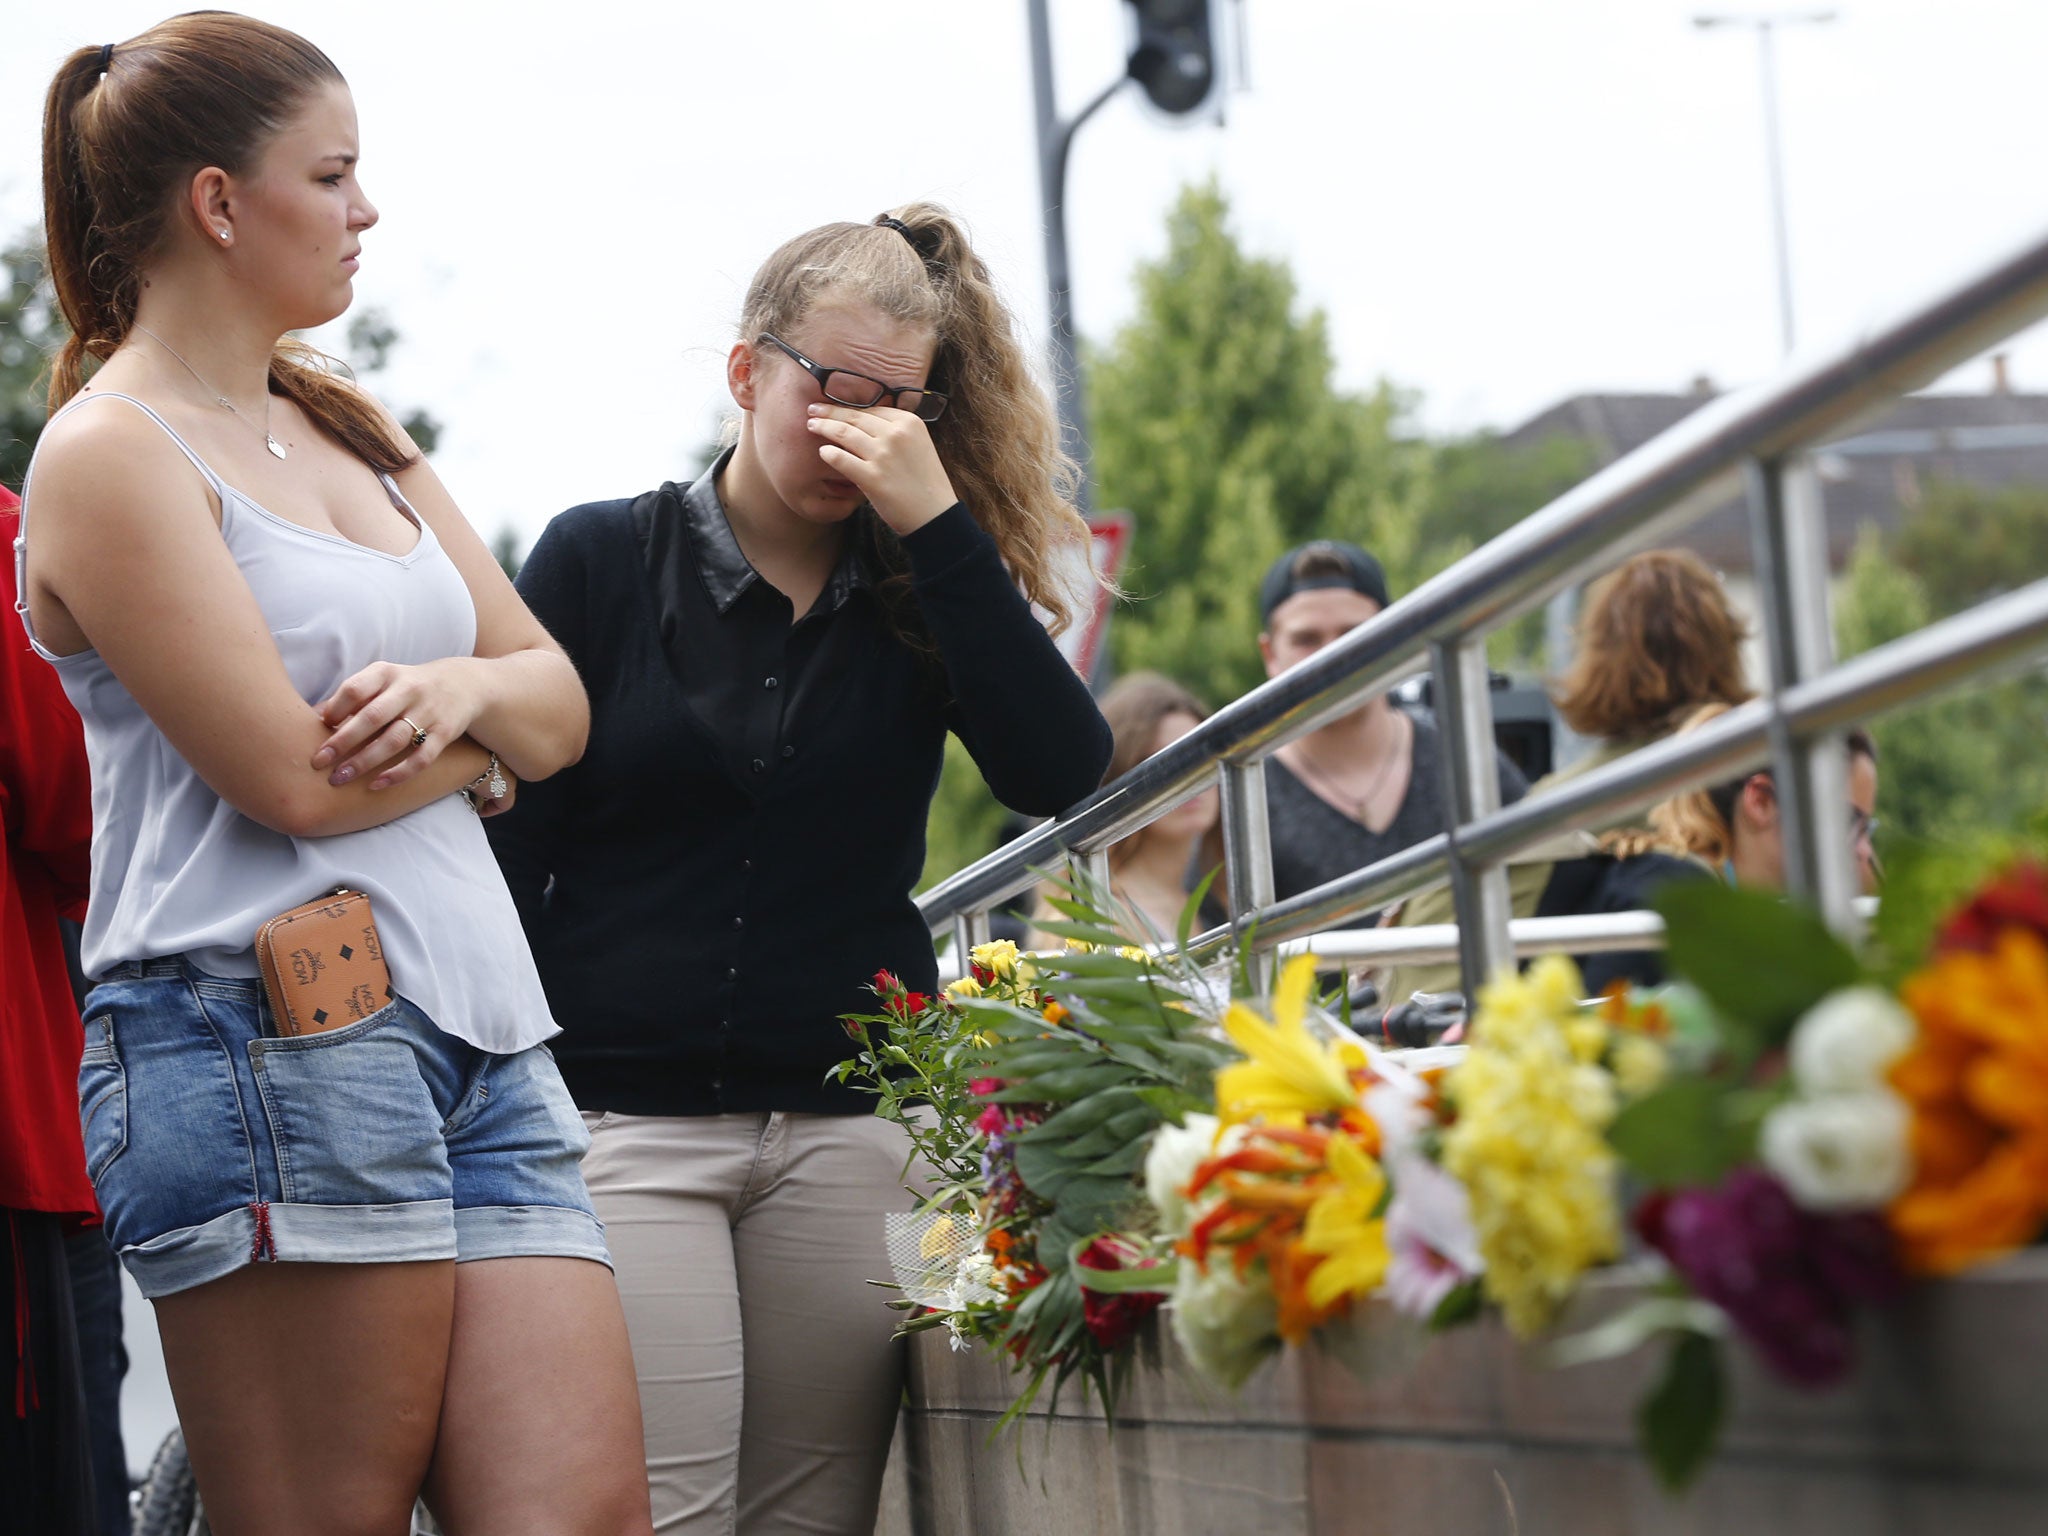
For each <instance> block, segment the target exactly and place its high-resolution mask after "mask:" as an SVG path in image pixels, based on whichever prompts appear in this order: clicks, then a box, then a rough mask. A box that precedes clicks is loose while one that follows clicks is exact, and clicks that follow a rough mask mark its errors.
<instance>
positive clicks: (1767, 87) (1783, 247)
mask: <svg viewBox="0 0 2048 1536" xmlns="http://www.w3.org/2000/svg"><path fill="white" fill-rule="evenodd" d="M1834 19H1835V13H1834V12H1833V11H1766V12H1762V13H1760V14H1756V15H1741V14H1736V13H1732V12H1712V13H1708V14H1705V15H1700V16H1695V17H1693V19H1692V24H1693V25H1694V26H1696V27H1699V28H1701V29H1703V30H1705V29H1711V28H1714V27H1749V28H1751V29H1752V30H1753V31H1755V33H1756V46H1757V62H1758V65H1759V67H1760V69H1761V70H1762V73H1763V95H1764V156H1765V159H1766V161H1767V163H1768V165H1769V167H1770V179H1771V234H1772V238H1773V242H1774V244H1775V246H1776V250H1777V257H1778V324H1779V329H1780V331H1781V333H1782V336H1783V340H1784V344H1785V351H1786V352H1788V353H1789V352H1790V351H1791V350H1792V338H1793V330H1792V251H1791V241H1790V239H1789V237H1788V236H1787V234H1786V231H1785V171H1784V166H1783V163H1782V152H1781V150H1780V147H1779V142H1778V140H1779V131H1778V63H1777V54H1776V50H1775V47H1774V43H1773V38H1774V35H1775V33H1776V32H1777V30H1778V28H1780V27H1795V26H1825V25H1826V24H1827V23H1829V22H1831V21H1833V20H1834Z"/></svg>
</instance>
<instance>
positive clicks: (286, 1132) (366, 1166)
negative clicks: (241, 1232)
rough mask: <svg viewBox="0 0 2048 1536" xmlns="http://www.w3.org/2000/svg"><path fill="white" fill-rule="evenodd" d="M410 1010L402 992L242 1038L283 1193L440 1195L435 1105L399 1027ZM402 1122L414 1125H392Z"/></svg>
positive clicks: (336, 1199)
mask: <svg viewBox="0 0 2048 1536" xmlns="http://www.w3.org/2000/svg"><path fill="white" fill-rule="evenodd" d="M410 1012H411V1010H410V1009H409V1006H408V1005H407V1004H406V1003H404V1002H402V1001H401V1002H396V1003H393V1004H392V1005H391V1006H390V1007H388V1008H381V1009H379V1010H378V1011H377V1012H375V1013H373V1014H371V1015H370V1016H369V1017H368V1018H366V1019H364V1020H363V1021H362V1022H361V1023H358V1024H351V1025H349V1026H348V1028H346V1029H336V1030H330V1031H329V1032H327V1033H326V1034H319V1035H294V1036H263V1037H261V1038H259V1039H255V1040H251V1041H250V1042H249V1065H250V1068H251V1070H252V1071H253V1072H254V1074H255V1078H256V1088H257V1092H258V1093H259V1094H260V1095H261V1096H262V1100H263V1112H264V1115H265V1116H266V1118H267V1119H268V1120H269V1122H270V1134H271V1139H272V1143H273V1145H274V1146H275V1149H276V1153H277V1170H278V1182H279V1184H280V1186H281V1190H282V1193H283V1196H284V1198H285V1199H286V1200H287V1201H306V1202H311V1203H315V1204H320V1205H381V1204H386V1203H390V1202H395V1201H406V1200H432V1199H440V1198H445V1197H446V1195H447V1192H448V1179H449V1174H448V1155H447V1149H446V1147H445V1146H444V1145H443V1143H442V1141H441V1139H440V1137H439V1135H437V1134H436V1129H437V1127H438V1126H439V1124H440V1122H441V1114H440V1112H439V1110H437V1109H436V1108H435V1105H434V1098H433V1094H432V1092H431V1091H430V1090H429V1088H428V1086H427V1083H426V1081H425V1079H424V1078H423V1077H422V1076H421V1074H420V1062H419V1059H418V1057H417V1055H416V1054H415V1051H414V1042H413V1040H412V1039H411V1037H410V1035H411V1032H410V1031H409V1030H408V1029H407V1028H406V1025H407V1022H408V1015H409V1014H410ZM426 1027H428V1028H431V1027H432V1026H431V1025H428V1026H426ZM406 1126H410V1127H414V1128H416V1131H417V1134H416V1135H414V1136H411V1137H407V1136H402V1135H397V1134H394V1132H395V1130H396V1128H398V1127H406Z"/></svg>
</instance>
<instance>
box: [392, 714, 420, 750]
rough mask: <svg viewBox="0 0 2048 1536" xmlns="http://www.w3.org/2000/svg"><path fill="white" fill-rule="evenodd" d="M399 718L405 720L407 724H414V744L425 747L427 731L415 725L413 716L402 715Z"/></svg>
mask: <svg viewBox="0 0 2048 1536" xmlns="http://www.w3.org/2000/svg"><path fill="white" fill-rule="evenodd" d="M398 718H399V719H401V720H403V721H404V722H405V723H406V724H407V725H411V726H412V744H413V745H414V746H416V747H424V746H425V745H426V744H427V733H426V732H425V731H423V730H421V729H420V728H419V727H418V726H417V725H413V720H412V716H410V715H400V716H399V717H398Z"/></svg>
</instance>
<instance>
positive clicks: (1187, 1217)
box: [1145, 1114, 1244, 1237]
mask: <svg viewBox="0 0 2048 1536" xmlns="http://www.w3.org/2000/svg"><path fill="white" fill-rule="evenodd" d="M1220 1124H1221V1122H1220V1121H1218V1120H1217V1118H1216V1117H1215V1116H1214V1115H1201V1114H1191V1115H1189V1116H1188V1117H1187V1121H1186V1123H1185V1124H1182V1125H1162V1126H1160V1127H1159V1129H1158V1131H1157V1132H1155V1133H1154V1134H1153V1137H1152V1149H1151V1150H1150V1151H1149V1152H1147V1153H1146V1154H1145V1198H1146V1199H1148V1200H1150V1201H1151V1202H1152V1208H1153V1209H1154V1210H1155V1211H1157V1212H1158V1213H1159V1230H1160V1231H1162V1232H1164V1233H1167V1234H1168V1235H1169V1236H1172V1237H1185V1236H1187V1233H1188V1227H1189V1225H1190V1223H1191V1219H1192V1214H1193V1213H1192V1212H1190V1211H1189V1209H1188V1200H1187V1196H1186V1195H1184V1194H1182V1193H1181V1191H1182V1190H1184V1189H1186V1188H1187V1187H1188V1180H1190V1179H1192V1178H1193V1177H1194V1176H1195V1170H1196V1169H1197V1168H1199V1167H1201V1166H1202V1163H1203V1161H1204V1160H1205V1159H1207V1158H1208V1157H1210V1156H1211V1155H1212V1154H1214V1153H1216V1152H1219V1151H1225V1150H1228V1149H1229V1148H1230V1147H1231V1146H1232V1145H1234V1144H1235V1143H1236V1142H1237V1141H1241V1140H1243V1137H1244V1133H1243V1132H1242V1131H1241V1130H1239V1129H1238V1128H1237V1127H1236V1126H1232V1127H1231V1130H1232V1132H1235V1135H1226V1136H1225V1137H1224V1141H1223V1145H1221V1146H1219V1145H1218V1143H1217V1140H1216V1130H1217V1127H1218V1126H1219V1125H1220Z"/></svg>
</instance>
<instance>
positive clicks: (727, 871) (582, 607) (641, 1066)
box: [484, 461, 1110, 1115]
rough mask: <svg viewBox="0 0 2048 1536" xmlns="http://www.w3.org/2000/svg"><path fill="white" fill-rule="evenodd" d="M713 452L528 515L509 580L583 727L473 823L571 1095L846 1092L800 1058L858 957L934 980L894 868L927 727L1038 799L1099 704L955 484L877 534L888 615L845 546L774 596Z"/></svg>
mask: <svg viewBox="0 0 2048 1536" xmlns="http://www.w3.org/2000/svg"><path fill="white" fill-rule="evenodd" d="M722 464H723V461H721V465H720V466H715V467H714V468H713V470H712V471H710V472H707V474H706V475H705V476H704V477H703V478H700V479H699V480H698V481H697V482H696V484H694V485H691V486H687V487H684V486H676V485H664V486H662V487H661V488H660V489H659V490H656V491H650V492H648V493H646V494H645V495H643V496H640V497H636V498H633V499H631V500H627V501H611V502H595V503H591V504H590V505H587V506H582V507H576V508H573V509H571V510H570V511H568V512H565V513H563V514H562V515H561V516H560V517H558V518H556V519H555V520H554V521H553V522H552V523H550V524H549V525H548V528H547V530H546V531H545V532H544V533H543V534H542V535H541V538H540V540H539V542H538V543H537V544H536V545H535V546H534V549H533V553H532V554H531V555H529V556H528V557H527V561H526V565H525V567H524V568H523V569H522V570H521V571H520V574H519V581H518V587H519V591H520V594H521V595H522V596H523V597H524V598H525V599H526V601H527V603H528V605H529V606H530V607H531V608H532V609H533V611H534V613H535V614H536V615H538V616H539V618H540V620H541V622H542V623H543V624H545V625H546V626H547V627H548V630H549V632H550V633H551V634H553V635H554V636H555V638H556V639H557V640H559V641H560V642H561V643H562V646H563V648H564V649H566V650H567V651H568V653H569V655H570V657H571V659H572V660H574V661H575V663H576V666H577V669H578V671H579V672H580V674H581V675H582V678H583V682H584V686H585V688H586V689H587V690H588V692H589V694H590V704H591V730H590V741H589V744H588V746H587V747H586V748H585V750H584V754H583V758H582V761H580V762H579V763H577V764H576V765H575V766H574V767H572V768H569V769H566V770H564V771H563V772H561V773H559V774H556V775H555V776H554V777H553V778H551V779H548V780H545V781H543V782H539V783H532V784H523V785H521V786H520V790H519V798H518V802H517V804H516V805H515V806H514V807H513V809H512V810H510V811H508V812H506V813H505V814H504V815H501V816H495V817H492V818H491V820H490V821H488V822H486V823H485V824H484V825H485V829H486V831H487V832H488V833H489V835H490V838H491V843H492V847H493V849H494V850H495V851H496V853H497V855H498V860H499V863H500V865H501V867H502V868H503V869H504V872H505V879H506V883H507V885H508V886H509V887H510V888H511V891H512V896H513V900H514V901H515V902H516V903H517V905H518V907H519V912H520V917H521V920H522V922H523V923H524V924H525V927H526V933H527V938H528V940H529V942H530V943H531V944H532V946H533V952H534V959H535V961H536V962H537V963H538V965H539V967H540V974H541V980H542V981H543V983H544V984H545V985H546V987H547V993H548V1001H549V1004H550V1006H551V1008H552V1009H553V1012H554V1016H555V1019H556V1022H558V1023H559V1024H560V1025H561V1026H562V1029H563V1033H562V1035H561V1036H560V1037H559V1038H558V1039H556V1040H555V1041H553V1042H552V1045H553V1048H554V1051H555V1055H556V1057H557V1059H558V1060H559V1061H560V1063H561V1066H562V1073H563V1076H564V1078H565V1079H566V1080H567V1082H568V1084H569V1088H570V1091H571V1092H572V1093H573V1094H574V1095H575V1097H576V1100H577V1102H578V1103H579V1104H580V1105H581V1106H582V1107H584V1108H585V1109H597V1110H603V1109H612V1110H618V1111H620V1112H622V1113H626V1114H644V1115H699V1114H722V1113H728V1112H741V1111H759V1110H789V1111H805V1112H813V1113H834V1114H864V1113H867V1112H869V1111H871V1110H872V1108H873V1100H872V1099H871V1098H869V1097H868V1096H866V1095H863V1094H860V1093H857V1092H854V1091H853V1090H851V1089H847V1088H842V1087H839V1086H838V1085H836V1084H833V1083H828V1082H826V1081H825V1078H826V1074H827V1073H828V1072H829V1071H830V1070H831V1068H832V1067H833V1066H834V1064H836V1063H837V1062H839V1061H840V1060H841V1059H843V1058H844V1057H845V1056H846V1054H847V1052H848V1049H849V1047H848V1043H847V1039H846V1036H845V1034H844V1032H843V1031H842V1029H841V1028H840V1025H839V1022H838V1021H839V1017H840V1015H841V1014H845V1013H855V1012H861V1013H865V1012H869V1011H871V1010H872V1008H873V1006H874V999H873V998H872V997H871V996H869V995H868V994H867V993H866V992H865V991H864V990H863V989H864V987H865V986H866V984H867V982H868V980H869V979H870V978H871V977H872V976H873V975H874V973H875V972H876V971H877V970H878V969H883V968H886V969H888V970H891V971H894V972H896V973H897V974H898V975H899V976H901V977H902V978H903V980H904V981H905V983H906V984H908V985H909V986H911V987H913V988H915V989H917V990H920V991H928V990H930V989H931V988H932V986H933V985H934V982H935V975H936V970H937V966H936V962H935V960H934V957H933V953H932V945H931V936H930V934H929V933H928V932H927V931H926V930H925V927H924V923H923V921H922V920H921V919H920V918H919V917H918V915H917V908H916V906H915V904H914V903H913V902H912V900H911V896H910V893H911V890H912V888H913V887H914V885H915V884H916V881H917V879H918V876H919V874H920V873H921V871H922V869H923V864H924V824H925V817H926V815H927V814H928V813H929V810H930V806H931V797H932V793H933V790H934V789H935V788H936V787H937V784H938V777H939V769H940V766H941V763H942V760H943V756H944V750H945V742H946V735H947V732H948V731H951V732H953V733H954V734H956V735H958V736H959V737H960V738H961V740H962V741H963V742H964V743H965V745H966V746H967V749H968V751H969V752H970V753H971V754H972V756H973V757H974V760H975V763H976V765H977V766H978V767H979V768H980V769H981V772H982V775H983V777H985V778H986V779H987V780H988V782H989V787H990V788H991V789H992V790H993V791H994V792H995V795H996V798H997V799H999V800H1001V801H1002V802H1003V803H1004V804H1006V805H1008V806H1010V807H1011V808H1012V809H1014V810H1018V811H1021V812H1024V813H1026V814H1028V815H1051V814H1055V813H1057V812H1059V811H1061V810H1064V809H1065V808H1066V807H1067V806H1069V805H1072V804H1073V803H1075V802H1076V801H1078V800H1081V799H1083V798H1084V797H1086V796H1087V795H1088V794H1089V793H1091V792H1092V791H1093V790H1094V789H1095V787H1096V786H1097V785H1098V784H1099V783H1100V782H1101V779H1102V772H1103V769H1104V768H1105V767H1106V766H1107V765H1108V762H1109V753H1110V736H1109V727H1108V726H1107V725H1106V724H1105V723H1104V722H1103V719H1102V716H1101V713H1100V712H1099V711H1098V710H1097V709H1096V708H1095V704H1094V701H1093V700H1092V699H1091V698H1090V697H1089V695H1088V690H1087V688H1086V686H1085V685H1084V684H1083V683H1082V682H1081V680H1080V679H1079V678H1078V677H1076V676H1075V674H1074V671H1073V669H1072V668H1071V667H1069V666H1068V665H1067V663H1066V661H1065V660H1064V659H1063V658H1062V657H1061V656H1060V654H1059V652H1058V650H1057V649H1056V648H1055V647H1054V645H1053V643H1052V641H1051V639H1050V638H1049V637H1048V636H1047V635H1046V633H1045V630H1044V629H1043V628H1042V627H1041V626H1040V624H1039V623H1038V621H1037V619H1036V618H1034V617H1033V615H1032V613H1031V610H1030V607H1029V606H1028V605H1027V604H1026V603H1025V601H1024V599H1023V597H1022V595H1021V594H1020V593H1019V592H1018V590H1017V587H1016V584H1015V582H1014V581H1013V580H1012V579H1011V577H1010V575H1009V572H1008V571H1007V570H1006V569H1005V568H1004V566H1003V563H1002V560H1001V559H1000V557H999V556H998V554H997V552H996V547H995V544H994V542H993V541H992V540H991V539H990V538H989V537H988V535H987V534H985V533H984V532H983V531H982V530H981V528H980V527H979V526H978V525H977V524H976V523H975V521H974V519H973V518H972V517H971V516H970V515H969V513H968V511H967V509H966V508H965V507H963V506H955V507H953V508H951V509H950V510H948V511H947V512H945V513H943V514H941V515H940V516H939V517H937V518H935V519H934V520H933V521H932V522H930V523H928V524H926V525H925V526H924V527H923V528H920V529H918V530H917V531H916V532H915V533H913V534H910V535H909V536H908V537H906V538H904V539H902V540H901V541H900V543H901V548H902V552H903V556H904V558H905V561H906V562H907V565H908V573H909V583H908V594H907V599H908V601H909V602H910V603H911V604H912V605H913V608H914V611H912V612H911V613H910V615H909V618H908V620H906V621H905V622H910V623H914V625H915V626H916V628H915V631H914V639H912V640H907V639H906V638H905V637H904V635H903V634H902V633H901V632H900V631H901V626H900V625H899V624H897V623H892V622H891V618H890V614H889V613H888V612H887V611H885V609H884V606H883V603H882V600H881V591H882V583H883V581H884V580H885V579H886V577H887V573H886V572H884V571H880V570H877V569H872V568H869V567H868V566H866V565H865V564H863V561H862V559H861V558H860V557H859V556H857V555H854V554H851V553H849V555H848V556H847V558H846V559H844V560H842V561H841V562H840V564H839V566H838V567H837V568H836V569H835V571H834V572H833V575H832V577H831V579H830V581H828V582H827V584H826V586H825V589H824V591H823V592H822V593H821V594H820V596H819V598H818V600H817V602H816V603H815V604H813V605H812V607H811V608H810V610H809V611H808V612H806V613H805V614H804V615H802V616H801V617H800V618H797V617H796V616H795V614H794V610H793V609H792V607H791V605H790V603H789V601H788V600H787V599H786V598H785V597H783V595H782V594H781V593H780V592H777V591H776V590H775V589H774V588H773V587H772V586H770V585H769V584H768V583H767V582H765V581H763V580H762V579H761V577H760V576H759V575H758V573H756V572H755V571H754V570H753V569H752V567H751V566H749V565H748V564H747V562H746V559H745V557H744V556H743V555H742V554H741V552H740V549H739V545H738V542H737V541H736V540H735V539H734V538H733V536H732V529H731V527H730V526H729V525H728V524H727V522H726V519H725V514H724V511H723V508H722V507H721V506H720V503H719V500H718V496H717V491H716V478H715V477H716V474H717V470H718V468H719V467H722ZM857 515H858V516H861V517H871V516H872V515H873V514H872V513H870V512H867V511H863V512H861V513H859V514H857ZM856 543H857V541H855V540H849V546H850V547H853V546H855V545H856ZM793 620H794V622H792V621H793Z"/></svg>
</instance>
